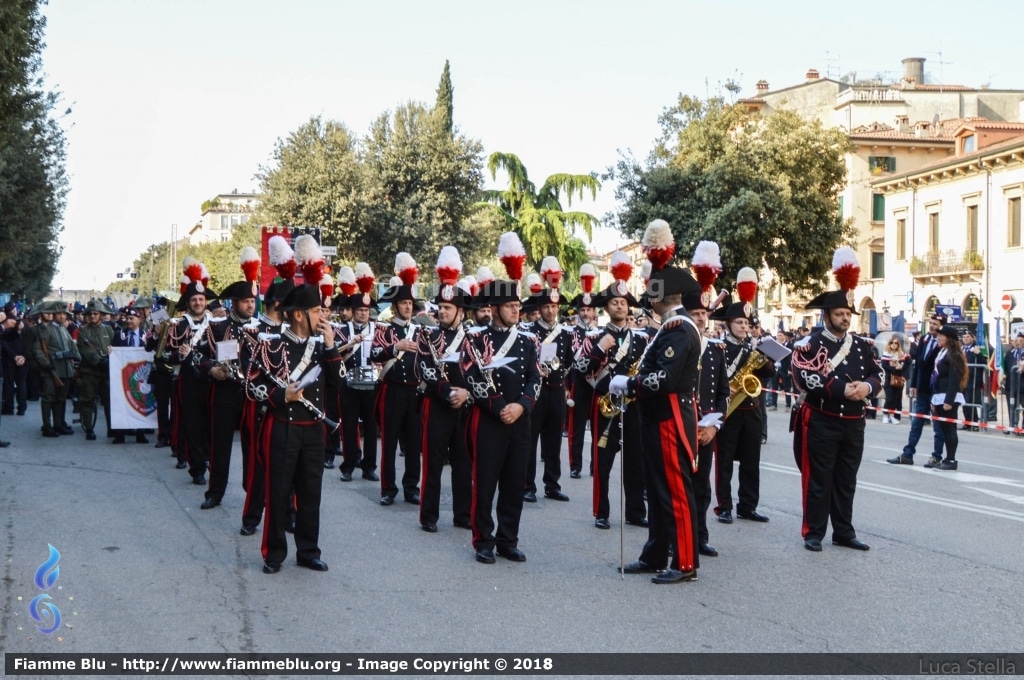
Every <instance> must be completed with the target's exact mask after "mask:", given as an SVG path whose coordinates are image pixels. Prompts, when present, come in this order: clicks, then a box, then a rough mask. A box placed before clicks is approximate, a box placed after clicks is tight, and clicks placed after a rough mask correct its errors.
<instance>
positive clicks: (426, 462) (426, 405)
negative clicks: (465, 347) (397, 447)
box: [420, 397, 430, 523]
mask: <svg viewBox="0 0 1024 680" xmlns="http://www.w3.org/2000/svg"><path fill="white" fill-rule="evenodd" d="M422 423H423V424H422V427H423V434H422V436H421V437H420V450H421V451H422V455H423V469H422V470H421V471H420V523H422V522H423V497H424V496H426V495H427V474H428V470H429V469H430V447H429V446H427V442H428V441H429V439H428V438H427V429H428V428H429V427H430V397H426V398H425V399H424V400H423V415H422Z"/></svg>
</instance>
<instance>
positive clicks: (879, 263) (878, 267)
mask: <svg viewBox="0 0 1024 680" xmlns="http://www.w3.org/2000/svg"><path fill="white" fill-rule="evenodd" d="M871 278H873V279H884V278H885V253H871Z"/></svg>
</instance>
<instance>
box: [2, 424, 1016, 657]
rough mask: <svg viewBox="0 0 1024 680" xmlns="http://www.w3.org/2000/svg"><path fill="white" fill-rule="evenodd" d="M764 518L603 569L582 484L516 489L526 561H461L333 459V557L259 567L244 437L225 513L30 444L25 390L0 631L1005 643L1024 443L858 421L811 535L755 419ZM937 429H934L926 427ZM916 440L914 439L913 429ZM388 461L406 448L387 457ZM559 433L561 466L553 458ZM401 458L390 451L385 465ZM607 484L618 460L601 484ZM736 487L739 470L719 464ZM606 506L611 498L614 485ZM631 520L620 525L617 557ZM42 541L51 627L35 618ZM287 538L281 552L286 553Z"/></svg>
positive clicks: (129, 458) (6, 515)
mask: <svg viewBox="0 0 1024 680" xmlns="http://www.w3.org/2000/svg"><path fill="white" fill-rule="evenodd" d="M769 424H770V434H769V440H768V444H767V445H766V446H765V447H764V449H763V452H762V469H761V505H760V508H759V509H760V511H761V512H763V513H765V514H767V515H768V516H769V517H770V518H771V522H770V523H768V524H754V523H750V522H746V521H742V520H737V522H736V523H735V524H732V525H721V524H719V523H717V522H715V521H714V520H713V519H712V521H711V542H712V544H713V545H715V546H716V547H717V548H718V549H719V551H720V552H721V556H720V557H717V558H702V568H701V569H700V572H699V581H698V582H696V583H684V584H675V585H667V586H658V585H654V584H652V583H650V581H649V579H648V578H646V577H643V576H627V577H626V578H625V579H623V578H622V577H620V575H619V574H617V573H616V568H617V567H618V565H619V559H620V531H619V522H618V517H617V511H613V518H612V521H613V528H612V530H611V531H599V530H597V529H595V528H594V527H593V519H592V516H591V510H590V508H591V483H592V479H591V478H589V477H584V478H583V479H582V480H573V479H569V478H568V477H567V476H566V477H564V478H563V481H562V484H563V490H564V491H565V492H566V493H568V495H569V496H570V497H571V499H572V500H571V501H570V502H569V503H559V502H555V501H547V500H544V499H543V498H541V499H540V501H539V502H538V503H537V504H536V505H530V504H527V505H526V507H525V510H524V512H523V519H522V527H521V536H520V544H519V545H520V548H521V549H522V550H523V551H524V552H525V553H526V554H527V556H528V561H527V562H526V563H525V564H513V563H510V562H508V561H506V560H503V559H500V558H499V560H498V563H497V564H496V565H481V564H478V563H477V562H476V561H474V559H473V552H472V548H471V546H470V534H469V532H468V531H466V530H463V529H458V528H455V527H453V526H452V525H451V515H450V498H448V497H447V496H446V497H444V498H442V519H441V522H440V527H441V530H440V532H439V533H437V534H427V533H425V532H423V531H420V529H419V527H418V522H417V508H415V507H414V506H411V505H408V504H405V503H402V502H400V501H399V502H398V503H396V504H395V505H394V506H392V507H381V506H379V505H378V503H377V499H378V497H379V488H378V484H375V483H371V482H366V481H362V480H360V479H359V477H358V475H357V476H356V480H355V481H353V482H351V483H347V484H345V483H341V482H340V481H339V478H338V473H337V470H327V471H325V474H324V482H323V484H324V493H323V505H322V510H321V518H322V521H321V538H320V543H321V547H322V549H323V559H324V560H325V561H326V562H327V563H328V564H329V565H330V571H329V572H327V573H315V572H311V571H309V570H306V569H302V568H299V567H297V566H295V564H294V559H293V556H291V555H290V556H289V559H288V561H287V562H286V563H285V568H284V569H282V571H281V573H279V574H277V575H273V576H268V575H265V574H263V573H262V572H261V566H262V560H261V558H260V552H259V542H260V536H259V534H257V535H256V536H252V537H243V536H240V535H239V534H238V529H239V526H240V513H241V506H242V501H243V492H242V489H241V486H240V482H239V479H240V476H241V475H240V460H239V456H238V448H237V443H236V449H235V452H236V455H235V456H234V459H235V460H234V461H233V464H234V470H233V472H232V475H233V476H232V480H231V483H230V486H229V491H228V495H227V496H226V497H225V499H224V503H223V505H222V506H221V507H219V508H216V509H213V510H200V509H199V504H200V503H201V502H202V500H203V487H197V486H194V485H192V484H191V483H190V478H189V476H188V475H187V473H186V471H182V470H176V469H175V468H174V465H173V462H174V461H173V458H171V457H170V456H169V455H168V454H169V450H168V449H155V448H154V447H153V445H152V444H150V445H139V444H131V443H130V444H126V445H123V446H113V445H110V444H108V443H106V441H104V440H103V439H102V437H101V439H100V441H97V442H86V441H85V439H84V436H83V435H81V434H78V435H76V436H73V437H72V436H67V437H61V438H59V439H43V438H42V437H41V436H40V434H39V431H38V428H39V420H38V404H31V405H30V409H29V412H28V415H27V416H24V417H16V416H4V417H3V420H2V424H0V436H2V438H3V439H6V440H12V441H13V442H14V443H13V445H12V446H10V447H8V448H6V449H0V518H2V519H0V522H2V525H3V532H4V536H3V547H2V550H3V567H2V569H3V574H2V578H3V581H2V588H0V604H2V613H0V648H2V649H4V650H8V651H22V652H31V651H66V652H82V653H84V652H126V651H140V652H141V651H145V652H221V651H233V652H367V653H371V652H474V651H478V652H480V651H493V652H536V653H541V652H615V651H619V652H687V651H693V652H712V651H717V652H739V651H744V652H785V651H794V652H821V651H842V652H873V651H882V652H994V653H998V652H1004V653H1005V652H1012V651H1020V650H1021V633H1022V631H1024V613H1022V610H1021V607H1020V590H1021V584H1022V583H1024V578H1022V573H1024V541H1022V540H1021V538H1022V536H1024V440H1022V439H1019V438H1017V437H1004V436H1002V435H1001V434H995V433H972V432H966V433H962V434H961V446H960V453H959V455H958V458H959V459H960V470H959V471H957V472H938V471H930V470H925V469H923V468H922V467H921V463H922V462H924V456H922V455H921V451H920V450H919V455H918V460H917V465H915V466H913V467H908V466H893V465H888V464H886V463H885V459H886V458H887V457H890V456H892V455H894V454H895V453H896V452H898V451H899V450H900V448H901V447H902V445H903V443H904V441H905V439H906V436H907V430H908V426H907V424H906V422H904V424H901V425H884V424H882V423H881V422H880V421H868V425H867V428H868V435H867V442H868V443H867V447H866V451H865V455H864V461H863V464H862V465H861V469H860V480H859V487H858V491H857V496H856V502H855V516H854V522H855V525H856V527H857V531H858V536H859V537H860V538H861V539H862V540H864V541H865V542H867V543H869V544H870V545H871V551H870V552H867V553H861V552H857V551H851V550H848V549H843V548H837V547H833V546H832V545H831V544H830V543H829V542H828V540H827V539H826V542H825V549H824V552H822V553H818V554H814V553H810V552H808V551H806V550H804V548H803V544H802V541H801V538H800V491H799V489H800V486H799V476H798V474H797V471H796V469H795V466H794V463H793V455H792V450H791V438H790V435H789V434H788V433H787V432H786V429H787V424H788V418H787V414H785V413H784V412H782V411H779V412H771V413H769ZM927 432H928V430H926V433H927ZM926 441H927V436H926ZM400 460H401V459H400ZM566 460H567V458H566V456H565V454H564V450H563V466H564V469H565V470H566V472H567V469H568V468H567V465H566V463H565V461H566ZM399 466H401V463H399ZM617 478H618V468H616V470H615V471H614V472H613V479H617ZM734 483H735V478H734ZM612 507H613V508H618V497H617V490H616V489H613V496H612ZM645 537H646V530H645V529H642V528H638V527H633V526H626V527H625V531H624V545H625V560H626V561H631V560H633V559H636V557H637V556H638V555H639V551H640V548H641V546H642V544H643V541H644V539H645ZM47 544H52V545H53V546H54V547H56V548H57V550H59V551H60V555H61V557H60V562H59V569H60V572H59V580H58V582H57V584H56V585H55V586H54V588H53V589H51V591H50V592H51V594H52V595H53V601H54V603H55V604H56V605H57V606H58V608H59V609H60V610H61V612H62V615H63V621H64V625H63V627H62V628H61V629H60V630H59V631H58V632H57V633H55V634H53V635H50V636H46V635H41V634H40V633H38V632H37V630H36V628H35V625H34V622H33V621H32V620H31V619H30V618H29V615H28V604H29V601H30V600H31V599H32V598H33V597H35V595H37V594H38V593H39V589H38V588H37V587H36V586H35V585H34V583H33V575H34V573H35V571H36V568H37V567H38V566H39V565H40V564H41V563H42V562H43V561H44V560H45V559H46V558H47V555H48V548H47ZM290 550H292V551H293V547H290Z"/></svg>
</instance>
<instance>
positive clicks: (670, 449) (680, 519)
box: [659, 420, 693, 571]
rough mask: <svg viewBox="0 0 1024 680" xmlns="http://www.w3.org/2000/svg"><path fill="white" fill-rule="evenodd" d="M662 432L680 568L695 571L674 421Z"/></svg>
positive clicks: (663, 459)
mask: <svg viewBox="0 0 1024 680" xmlns="http://www.w3.org/2000/svg"><path fill="white" fill-rule="evenodd" d="M659 429H660V430H661V457H662V464H663V465H664V466H665V479H666V481H667V482H668V488H669V495H670V496H671V497H672V515H673V517H674V518H675V524H676V547H677V548H678V550H679V568H680V569H681V570H682V571H693V535H692V533H691V529H692V527H691V522H690V505H689V500H688V499H687V498H686V488H685V487H684V486H683V470H682V468H681V467H680V464H679V438H680V437H682V436H683V435H682V433H681V432H678V430H677V428H676V423H675V421H674V420H666V421H663V422H662V423H661V425H660V427H659Z"/></svg>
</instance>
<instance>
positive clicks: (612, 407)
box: [597, 357, 643, 445]
mask: <svg viewBox="0 0 1024 680" xmlns="http://www.w3.org/2000/svg"><path fill="white" fill-rule="evenodd" d="M642 358H643V357H640V359H642ZM640 359H637V360H636V362H635V363H634V364H633V365H632V366H630V367H629V370H628V371H626V376H627V377H630V378H632V377H633V376H634V375H636V374H637V373H639V372H640ZM633 400H634V397H623V402H622V403H623V404H626V405H628V404H631V403H632V402H633ZM597 408H598V409H600V411H601V415H602V416H604V417H605V418H614V417H615V416H617V415H619V414H620V413H622V409H621V408H619V406H618V404H616V403H615V402H614V401H612V395H611V393H610V392H609V393H607V394H602V395H601V396H600V397H598V399H597ZM599 445H600V444H599Z"/></svg>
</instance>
